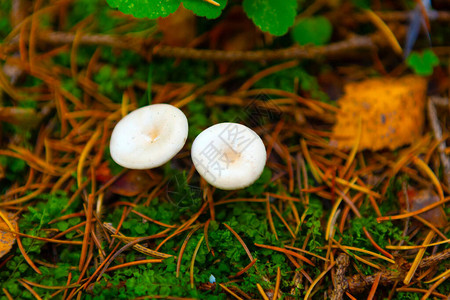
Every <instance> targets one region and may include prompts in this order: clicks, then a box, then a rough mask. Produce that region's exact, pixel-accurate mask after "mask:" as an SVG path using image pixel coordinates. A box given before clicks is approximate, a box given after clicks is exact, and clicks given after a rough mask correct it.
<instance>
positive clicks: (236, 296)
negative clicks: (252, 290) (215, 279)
mask: <svg viewBox="0 0 450 300" xmlns="http://www.w3.org/2000/svg"><path fill="white" fill-rule="evenodd" d="M219 285H220V287H221V288H223V289H224V290H225V291H226V292H227V293H229V294H230V295H232V296H233V297H234V298H236V299H238V300H244V299H242V298H241V297H239V296H238V295H236V293H234V292H233V291H232V290H230V289H229V288H227V287H226V286H225V285H223V284H221V283H219Z"/></svg>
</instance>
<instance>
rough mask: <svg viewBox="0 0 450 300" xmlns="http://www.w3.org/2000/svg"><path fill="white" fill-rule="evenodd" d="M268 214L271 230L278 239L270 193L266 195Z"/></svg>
mask: <svg viewBox="0 0 450 300" xmlns="http://www.w3.org/2000/svg"><path fill="white" fill-rule="evenodd" d="M266 215H267V220H268V221H269V226H270V230H272V233H273V235H275V239H276V240H277V241H278V234H277V230H276V229H275V224H274V223H273V219H272V211H271V210H270V202H269V195H267V196H266Z"/></svg>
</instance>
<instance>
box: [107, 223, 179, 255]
mask: <svg viewBox="0 0 450 300" xmlns="http://www.w3.org/2000/svg"><path fill="white" fill-rule="evenodd" d="M103 227H104V228H106V229H107V230H108V231H109V232H110V233H111V234H112V235H114V233H116V232H117V234H116V235H115V236H116V237H117V238H118V239H119V240H120V241H122V242H123V243H125V244H128V243H130V242H133V241H136V240H139V239H142V238H130V237H127V236H125V235H123V234H122V233H120V232H118V231H117V229H116V228H114V227H113V226H112V225H111V224H109V223H103ZM112 235H111V236H112ZM162 236H164V234H161V233H159V234H155V235H151V236H147V237H145V239H146V240H149V239H155V238H158V237H162ZM132 247H133V249H134V250H136V251H139V252H141V253H143V254H145V255H149V256H153V257H156V258H169V257H173V256H172V255H170V254H166V253H162V252H158V251H156V250H151V249H148V248H146V247H144V246H142V245H140V244H133V245H132Z"/></svg>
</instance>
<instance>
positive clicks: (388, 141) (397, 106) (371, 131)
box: [331, 76, 427, 151]
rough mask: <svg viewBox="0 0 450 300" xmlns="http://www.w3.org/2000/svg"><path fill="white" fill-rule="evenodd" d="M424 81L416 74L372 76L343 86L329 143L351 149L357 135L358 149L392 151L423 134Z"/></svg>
mask: <svg viewBox="0 0 450 300" xmlns="http://www.w3.org/2000/svg"><path fill="white" fill-rule="evenodd" d="M426 90H427V82H426V80H425V79H424V78H422V77H418V76H405V77H402V78H398V79H394V78H374V79H368V80H365V81H362V82H358V83H349V84H347V85H346V86H345V95H344V96H343V97H342V98H341V99H339V100H338V103H339V106H340V112H339V113H338V114H337V122H336V124H335V125H334V127H333V139H332V141H331V143H332V144H333V145H335V146H337V147H338V148H339V149H351V148H352V147H353V145H354V143H355V141H356V138H357V136H358V128H359V120H361V141H360V143H359V148H358V149H359V150H364V149H369V150H373V151H376V150H380V149H383V148H389V149H391V150H394V149H396V148H398V147H400V146H403V145H407V144H410V143H413V142H414V141H416V140H417V139H418V138H419V137H420V136H421V134H422V127H423V123H424V118H425V116H424V107H425V95H426Z"/></svg>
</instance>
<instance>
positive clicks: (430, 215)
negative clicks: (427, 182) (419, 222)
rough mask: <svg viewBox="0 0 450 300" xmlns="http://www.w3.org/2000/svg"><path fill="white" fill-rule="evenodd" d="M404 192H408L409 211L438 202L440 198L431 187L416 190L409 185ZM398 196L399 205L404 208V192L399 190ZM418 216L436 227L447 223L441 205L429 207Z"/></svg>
mask: <svg viewBox="0 0 450 300" xmlns="http://www.w3.org/2000/svg"><path fill="white" fill-rule="evenodd" d="M406 193H407V194H408V202H409V211H411V212H412V211H416V210H419V209H422V208H424V207H426V206H429V205H431V204H433V203H435V202H439V200H440V198H439V196H438V195H437V194H436V193H435V192H434V191H433V190H431V189H423V190H416V189H414V188H411V187H410V188H408V190H407V192H406ZM398 197H399V201H400V205H402V207H403V208H405V209H406V208H407V206H406V201H405V196H404V193H403V192H399V193H398ZM419 216H420V217H422V218H424V219H425V220H427V221H428V222H430V223H431V224H433V225H434V226H436V227H438V228H443V227H445V226H446V225H447V216H446V214H445V211H444V208H443V207H442V206H438V207H435V208H433V209H430V210H429V211H426V212H424V213H421V214H419Z"/></svg>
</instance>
